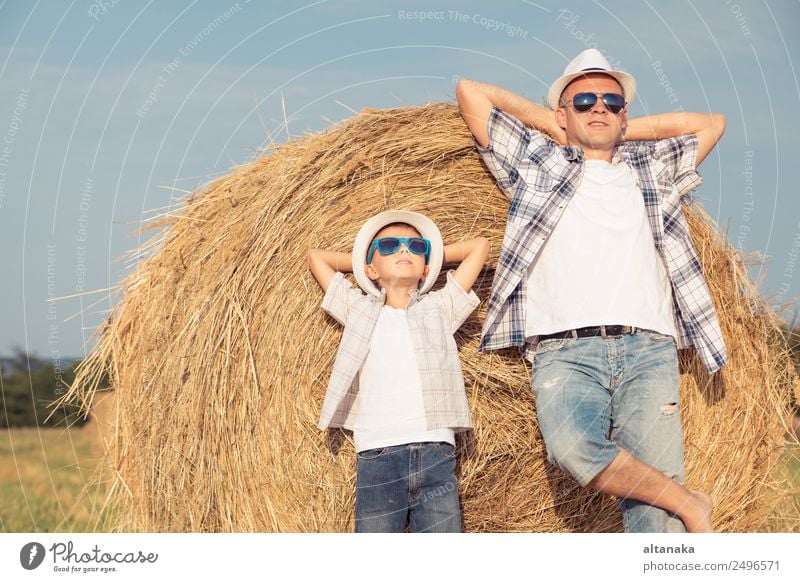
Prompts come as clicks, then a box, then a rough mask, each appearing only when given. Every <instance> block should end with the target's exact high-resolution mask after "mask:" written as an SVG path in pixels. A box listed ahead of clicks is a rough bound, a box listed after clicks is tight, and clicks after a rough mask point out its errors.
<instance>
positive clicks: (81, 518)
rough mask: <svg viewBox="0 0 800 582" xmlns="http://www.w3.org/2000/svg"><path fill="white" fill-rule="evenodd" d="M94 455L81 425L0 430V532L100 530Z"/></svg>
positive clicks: (96, 457)
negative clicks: (92, 481) (90, 484)
mask: <svg viewBox="0 0 800 582" xmlns="http://www.w3.org/2000/svg"><path fill="white" fill-rule="evenodd" d="M99 457H100V451H99V450H96V449H95V446H94V442H93V437H92V434H91V432H90V431H87V430H86V429H83V428H80V429H69V430H67V429H42V430H39V429H35V428H17V429H11V430H8V429H3V430H0V499H1V500H2V502H0V532H55V531H58V532H86V531H94V530H95V529H97V530H101V531H102V530H103V529H104V523H103V521H102V520H101V519H100V515H99V512H98V507H99V506H100V505H101V503H102V501H103V499H102V491H101V490H100V489H101V488H100V487H95V488H94V489H93V490H91V491H90V492H89V493H88V494H84V493H83V491H84V487H85V485H86V483H87V482H89V481H90V479H91V478H92V476H93V474H94V470H95V468H96V467H97V464H98V461H99Z"/></svg>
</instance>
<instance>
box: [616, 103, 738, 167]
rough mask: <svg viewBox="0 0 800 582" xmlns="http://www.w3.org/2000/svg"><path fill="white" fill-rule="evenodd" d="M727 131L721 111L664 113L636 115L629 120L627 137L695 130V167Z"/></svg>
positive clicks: (649, 137) (643, 138)
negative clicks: (644, 115)
mask: <svg viewBox="0 0 800 582" xmlns="http://www.w3.org/2000/svg"><path fill="white" fill-rule="evenodd" d="M724 132H725V116H724V115H722V114H721V113H688V112H675V113H662V114H660V115H648V116H646V117H637V118H635V119H631V120H630V121H628V129H627V131H626V132H625V139H626V140H628V141H649V140H658V139H668V138H670V137H678V136H681V135H688V134H690V133H694V134H696V135H697V158H696V160H695V166H699V165H700V163H701V162H702V161H703V160H705V159H706V156H708V154H709V153H710V152H711V150H713V149H714V146H715V145H717V142H718V141H719V140H720V138H721V137H722V134H723V133H724Z"/></svg>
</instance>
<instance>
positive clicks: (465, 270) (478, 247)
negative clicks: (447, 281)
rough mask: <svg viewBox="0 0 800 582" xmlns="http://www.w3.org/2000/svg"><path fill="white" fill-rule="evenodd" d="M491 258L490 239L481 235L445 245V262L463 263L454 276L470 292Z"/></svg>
mask: <svg viewBox="0 0 800 582" xmlns="http://www.w3.org/2000/svg"><path fill="white" fill-rule="evenodd" d="M487 258H489V241H488V240H487V239H485V238H483V237H481V236H479V237H478V238H473V239H470V240H465V241H464V242H458V243H453V244H451V245H447V246H445V247H444V262H445V263H458V262H460V263H461V264H460V265H459V266H458V267H457V268H456V272H455V273H453V277H454V278H455V280H456V282H457V283H458V284H459V286H460V287H461V288H462V289H463V290H464V291H466V292H467V293H469V291H470V289H472V284H473V283H474V282H475V279H477V278H478V274H479V273H480V272H481V269H483V266H484V265H485V264H486V259H487Z"/></svg>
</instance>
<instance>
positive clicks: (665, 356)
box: [456, 49, 727, 532]
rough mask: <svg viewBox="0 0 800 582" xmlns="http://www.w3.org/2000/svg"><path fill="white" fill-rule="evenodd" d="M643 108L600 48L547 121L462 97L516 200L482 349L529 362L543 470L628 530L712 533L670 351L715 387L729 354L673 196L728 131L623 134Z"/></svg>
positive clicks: (680, 122)
mask: <svg viewBox="0 0 800 582" xmlns="http://www.w3.org/2000/svg"><path fill="white" fill-rule="evenodd" d="M635 93H636V82H635V80H634V78H633V77H632V76H631V75H629V74H627V73H625V72H622V71H615V70H613V69H612V68H611V66H610V65H609V63H608V61H607V60H606V59H605V57H603V55H602V54H601V53H600V52H599V51H597V50H594V49H589V50H586V51H583V52H582V53H581V54H580V55H578V56H577V57H576V58H575V59H574V60H573V61H571V62H570V63H569V64H568V65H567V68H566V70H565V72H564V75H563V76H561V77H560V78H559V79H558V80H556V82H555V83H553V85H552V86H551V87H550V91H549V93H548V97H547V104H548V106H549V107H550V109H551V110H548V109H545V108H544V107H541V106H539V105H536V104H535V103H532V102H531V101H529V100H527V99H525V98H523V97H520V96H519V95H516V94H514V93H512V92H511V91H508V90H505V89H503V88H500V87H497V86H494V85H489V84H484V83H478V82H475V81H469V80H463V81H461V82H460V83H459V84H458V87H457V89H456V96H457V98H458V103H459V107H460V109H461V112H462V116H463V117H464V120H465V122H466V123H467V125H468V126H469V129H470V131H471V132H472V134H473V136H474V138H475V140H476V142H477V144H478V146H479V147H478V150H479V152H480V153H481V155H482V156H483V159H484V160H485V162H486V164H487V166H488V167H489V169H490V170H491V171H492V173H493V174H494V176H495V178H496V179H497V181H498V184H499V185H500V186H501V188H502V189H503V191H504V192H505V194H506V195H507V196H508V197H509V198H510V199H511V205H510V207H509V214H508V222H507V225H506V232H505V237H504V239H503V247H502V249H501V252H500V260H499V263H498V266H497V271H496V274H495V279H494V282H493V285H492V294H491V298H490V300H489V309H488V313H487V317H486V321H485V323H484V328H483V336H482V338H481V348H480V349H481V350H490V349H499V348H503V347H509V346H517V347H519V348H520V350H521V351H523V352H524V353H525V355H526V357H527V358H528V359H529V360H530V361H531V362H532V364H533V374H532V383H533V389H534V391H535V393H536V408H537V416H538V419H539V426H540V429H541V431H542V436H543V437H544V440H545V444H546V447H547V451H548V457H549V459H550V460H551V461H555V462H557V463H558V464H559V465H560V466H561V467H562V468H563V469H564V470H566V471H567V472H568V473H570V474H571V475H572V476H573V477H575V478H576V479H577V480H578V481H579V482H580V483H581V485H582V486H589V487H592V488H593V489H596V490H598V491H601V492H603V493H606V494H609V495H614V496H617V497H619V498H620V499H621V507H622V511H623V521H624V525H625V530H626V531H649V532H652V531H690V532H699V531H712V526H711V512H712V501H711V498H710V496H709V495H707V494H706V493H703V492H700V491H694V490H690V489H687V488H686V487H685V486H684V485H683V482H684V469H683V446H682V435H681V424H680V416H679V413H680V410H679V409H680V403H679V398H678V394H679V390H678V386H679V375H678V360H677V352H676V347H677V348H685V347H693V348H695V349H697V350H698V352H699V354H700V356H701V358H702V360H703V362H704V364H705V366H706V368H707V369H708V371H709V372H710V373H713V372H716V371H717V370H719V369H720V368H721V367H722V366H724V365H725V363H726V361H727V353H726V350H725V345H724V343H723V340H722V333H721V331H720V327H719V323H718V321H717V317H716V312H715V310H714V305H713V303H712V300H711V296H710V294H709V292H708V287H707V285H706V281H705V278H704V276H703V272H702V268H701V266H700V263H699V260H698V259H697V253H696V251H695V249H694V245H693V242H692V240H691V238H690V236H689V231H688V227H687V224H686V220H685V217H684V216H683V211H682V209H681V204H680V197H681V196H683V195H684V194H687V193H688V192H689V191H690V190H692V189H693V188H694V187H696V186H697V185H698V184H699V183H700V182H701V180H700V177H699V176H698V175H697V173H696V172H695V167H696V166H697V165H698V164H700V162H702V161H703V159H705V157H706V156H707V155H708V154H709V152H710V151H711V150H712V149H713V148H714V146H715V145H716V143H717V142H718V141H719V139H720V137H721V136H722V133H723V131H724V128H725V118H724V117H723V116H722V115H718V114H701V113H668V114H663V115H655V116H650V117H644V118H639V119H634V120H630V121H629V120H628V115H627V110H628V105H629V104H630V102H631V101H632V100H633V98H634V95H635ZM540 131H543V132H546V133H548V134H549V135H550V136H552V137H553V138H554V139H555V140H557V141H558V142H560V143H566V144H567V145H566V146H561V145H559V143H555V142H554V141H552V140H551V139H548V138H547V137H546V136H545V135H543V134H542V133H540ZM623 136H625V138H626V139H627V140H629V141H639V142H641V141H646V140H657V141H648V143H637V144H634V143H622V141H623ZM684 528H685V529H684Z"/></svg>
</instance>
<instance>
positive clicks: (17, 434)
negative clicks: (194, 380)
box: [0, 428, 800, 532]
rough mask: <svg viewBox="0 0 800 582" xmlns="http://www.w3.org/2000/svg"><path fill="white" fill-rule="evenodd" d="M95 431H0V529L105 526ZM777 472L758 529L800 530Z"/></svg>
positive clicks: (784, 465)
mask: <svg viewBox="0 0 800 582" xmlns="http://www.w3.org/2000/svg"><path fill="white" fill-rule="evenodd" d="M95 434H96V433H93V432H92V431H91V430H87V429H85V428H80V429H70V430H66V429H63V430H62V429H43V430H37V429H33V428H26V429H12V430H2V431H0V500H2V501H0V532H88V531H106V530H107V529H108V528H107V527H106V525H105V523H106V517H105V516H101V515H100V512H99V507H101V506H102V503H103V495H104V490H105V488H104V487H103V486H102V485H101V486H97V487H94V488H93V489H92V490H91V491H90V492H89V493H88V494H86V493H85V492H84V488H85V485H86V483H87V482H89V481H90V479H91V478H92V476H93V475H94V471H95V469H96V467H97V465H98V462H99V456H100V451H99V448H98V447H97V445H96V443H95V442H94V439H95V436H94V435H95ZM777 471H778V476H779V478H782V479H783V480H785V481H786V483H787V486H788V487H790V488H792V489H793V490H794V491H797V492H798V495H797V496H795V497H793V498H791V497H790V498H787V499H786V500H784V502H783V503H782V504H781V505H779V506H778V507H777V508H776V511H775V512H774V513H773V515H772V516H771V517H770V519H769V522H768V523H767V524H766V525H765V527H764V531H773V532H781V531H783V532H785V531H795V532H800V520H799V517H798V516H800V446H798V445H790V446H787V449H786V451H785V453H784V455H783V457H782V458H781V462H780V464H779V467H778V469H777Z"/></svg>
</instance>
